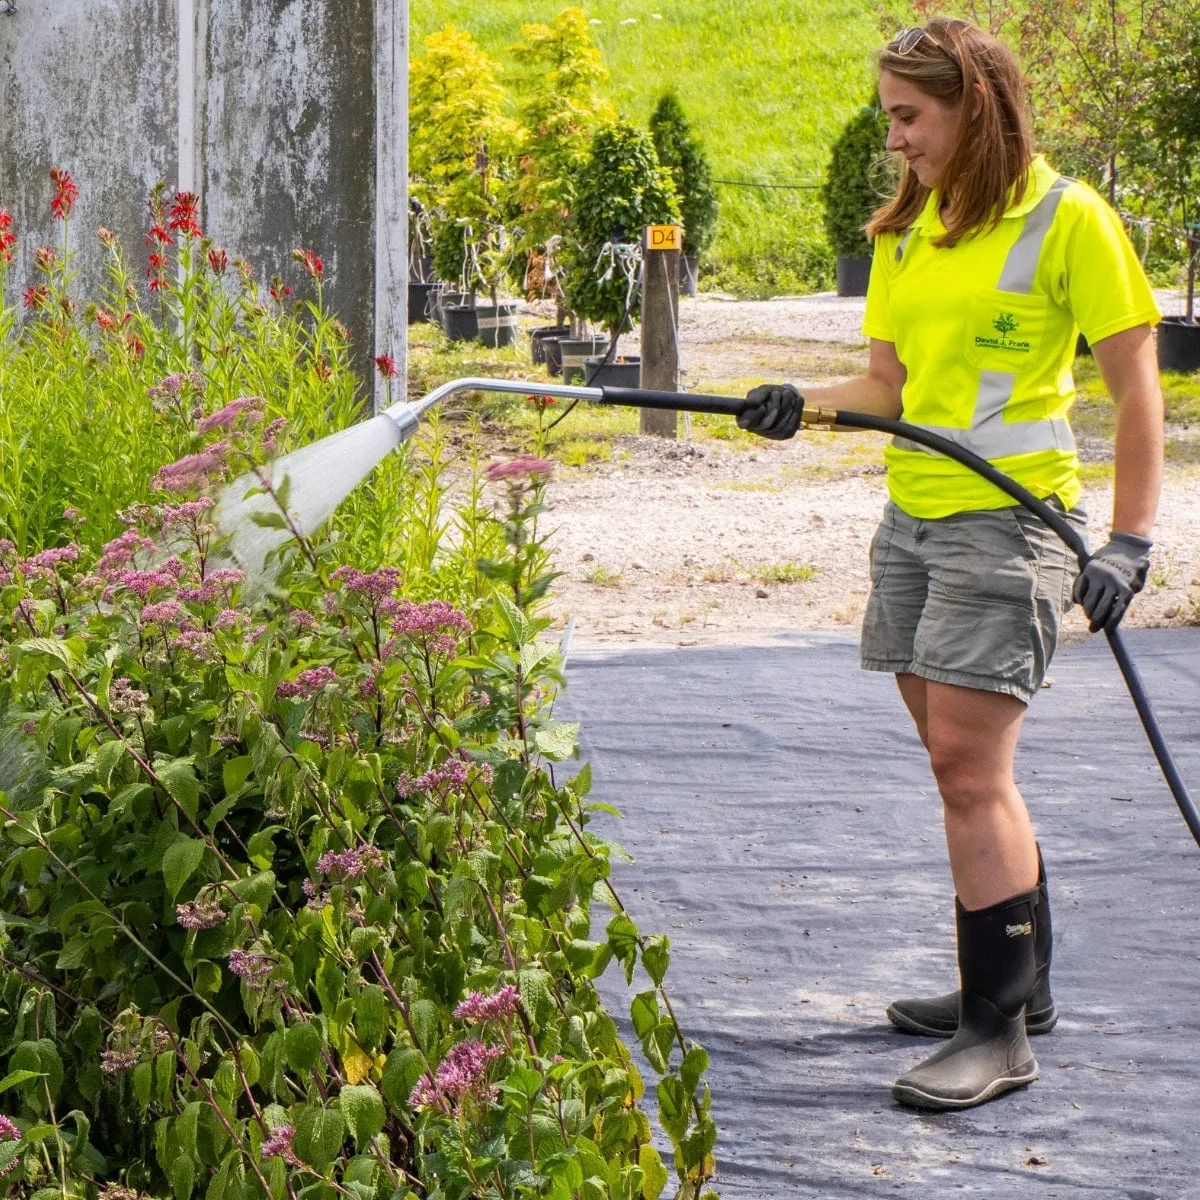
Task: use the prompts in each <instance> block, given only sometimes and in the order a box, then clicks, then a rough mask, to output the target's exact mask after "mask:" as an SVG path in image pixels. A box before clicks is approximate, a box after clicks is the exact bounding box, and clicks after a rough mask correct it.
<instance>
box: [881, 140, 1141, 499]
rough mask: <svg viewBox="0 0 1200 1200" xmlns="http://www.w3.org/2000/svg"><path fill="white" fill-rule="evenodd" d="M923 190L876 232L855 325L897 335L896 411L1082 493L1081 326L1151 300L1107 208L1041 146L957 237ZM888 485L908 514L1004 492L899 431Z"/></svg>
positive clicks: (1040, 492)
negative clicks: (918, 207) (1001, 210)
mask: <svg viewBox="0 0 1200 1200" xmlns="http://www.w3.org/2000/svg"><path fill="white" fill-rule="evenodd" d="M939 207H940V200H939V196H938V193H937V192H936V191H934V192H932V193H931V194H930V196H929V199H928V201H927V203H926V205H925V208H924V210H923V211H922V213H921V215H920V216H919V217H918V218H917V220H916V222H915V223H914V224H913V226H912V227H911V229H909V230H907V231H906V232H904V233H885V234H881V235H880V236H879V237H878V238H877V239H876V243H875V253H874V261H873V263H872V267H871V281H870V285H869V287H868V290H867V305H866V314H865V316H864V318H863V332H864V333H865V334H866V335H867V336H868V337H870V338H876V339H878V340H879V341H884V342H893V343H894V344H895V347H896V354H897V356H898V357H899V359H900V361H901V362H902V363H903V364H904V366H905V368H906V370H907V372H908V378H907V380H906V381H905V384H904V390H903V393H902V401H903V414H902V416H903V419H904V420H905V421H908V422H911V423H912V424H915V425H921V426H924V427H926V428H928V429H931V430H933V431H934V432H936V433H940V434H942V435H943V436H945V437H950V438H951V439H952V440H954V441H956V442H958V443H959V444H961V445H963V446H966V447H968V448H969V449H972V450H974V451H975V452H976V453H977V454H980V455H982V456H983V457H984V458H986V459H988V460H989V461H990V462H991V463H993V465H995V466H996V467H998V468H999V469H1000V470H1001V471H1003V472H1005V474H1007V475H1010V476H1012V478H1014V479H1015V480H1017V482H1018V483H1021V484H1023V485H1024V486H1025V487H1027V488H1028V489H1029V490H1030V491H1031V492H1033V493H1034V495H1036V496H1040V497H1043V498H1045V497H1047V496H1050V495H1057V496H1058V498H1059V499H1060V500H1061V501H1062V503H1063V505H1064V506H1065V507H1066V508H1072V507H1074V505H1075V504H1076V503H1077V501H1078V500H1079V496H1080V492H1081V489H1080V485H1079V460H1078V458H1077V457H1076V454H1075V440H1074V437H1073V436H1072V434H1071V430H1070V426H1069V425H1068V423H1067V419H1066V418H1067V412H1068V410H1069V409H1070V407H1071V404H1072V402H1073V401H1074V399H1075V381H1074V379H1073V378H1072V375H1071V366H1072V363H1073V361H1074V357H1075V344H1076V340H1077V338H1078V333H1079V331H1080V330H1082V331H1083V334H1084V336H1085V337H1086V338H1087V339H1088V341H1089V342H1092V343H1095V342H1098V341H1100V340H1101V338H1106V337H1109V336H1110V335H1111V334H1114V333H1120V332H1121V331H1122V330H1124V329H1131V328H1133V327H1134V326H1137V325H1145V324H1150V325H1154V324H1157V322H1158V321H1159V319H1160V317H1159V312H1158V309H1157V307H1156V305H1155V303H1154V296H1153V293H1152V292H1151V290H1150V285H1149V284H1148V283H1147V281H1146V277H1145V274H1144V272H1143V271H1142V268H1141V265H1140V264H1139V262H1138V260H1137V256H1136V255H1135V253H1134V251H1133V247H1132V246H1131V245H1130V242H1129V238H1128V237H1127V236H1126V234H1125V230H1124V229H1123V228H1122V226H1121V222H1120V220H1119V218H1118V217H1117V214H1116V213H1115V212H1113V210H1112V209H1111V208H1110V207H1109V205H1108V204H1107V203H1106V202H1105V201H1104V200H1103V199H1102V198H1101V197H1100V196H1099V195H1098V194H1097V193H1096V192H1095V191H1093V190H1092V189H1091V188H1090V187H1088V186H1087V185H1086V184H1083V183H1079V182H1078V181H1076V180H1070V179H1066V178H1064V177H1062V176H1059V175H1057V174H1056V173H1055V172H1054V171H1053V170H1051V168H1050V167H1049V166H1047V164H1046V162H1045V160H1044V159H1043V158H1041V157H1040V156H1039V157H1037V158H1035V159H1034V161H1033V165H1032V169H1031V173H1030V182H1029V187H1028V188H1027V189H1026V192H1025V195H1024V196H1023V197H1022V198H1021V200H1020V201H1019V202H1017V203H1013V204H1010V206H1009V208H1008V210H1007V211H1006V212H1005V214H1004V217H1003V218H1002V219H1001V221H1000V223H999V225H998V226H996V227H995V228H994V229H990V230H988V231H987V232H985V233H983V234H981V235H977V236H974V237H967V238H963V239H962V240H961V241H960V242H958V244H957V245H955V246H949V247H942V248H938V247H936V246H934V244H933V243H934V240H935V239H936V238H938V237H940V236H941V235H942V234H943V233H945V226H944V225H943V224H942V221H941V218H940V216H939ZM885 458H886V461H887V465H888V491H889V493H890V495H891V498H892V500H894V501H895V503H896V504H897V505H899V507H900V508H902V509H903V510H904V511H905V512H907V513H909V514H910V515H911V516H914V517H919V518H937V517H945V516H949V515H951V514H952V513H956V512H964V511H968V510H973V509H996V508H1004V507H1007V506H1010V505H1012V504H1013V501H1012V500H1011V499H1010V498H1009V497H1008V496H1007V495H1005V494H1004V493H1003V492H1002V491H1000V489H999V488H997V487H996V486H995V485H994V484H992V483H989V482H988V481H987V480H985V479H982V478H980V477H979V476H978V475H976V474H975V473H974V472H973V471H971V470H970V469H969V468H967V467H964V466H962V465H960V464H959V463H957V462H955V461H954V460H953V459H949V458H946V457H945V456H944V455H940V454H935V453H933V452H931V451H927V450H925V449H923V448H922V447H920V446H918V445H917V444H916V443H914V442H912V441H909V440H907V439H896V440H894V441H893V443H892V444H891V445H890V446H889V447H888V448H887V451H886V453H885Z"/></svg>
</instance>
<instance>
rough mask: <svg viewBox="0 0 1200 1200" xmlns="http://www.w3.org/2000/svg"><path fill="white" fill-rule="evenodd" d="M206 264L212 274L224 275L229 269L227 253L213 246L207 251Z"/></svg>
mask: <svg viewBox="0 0 1200 1200" xmlns="http://www.w3.org/2000/svg"><path fill="white" fill-rule="evenodd" d="M208 265H209V267H210V268H211V269H212V273H213V274H214V275H224V274H225V272H226V271H228V270H229V255H228V254H226V253H225V251H224V250H219V249H218V248H217V247H216V246H214V247H213V248H212V249H211V250H209V252H208Z"/></svg>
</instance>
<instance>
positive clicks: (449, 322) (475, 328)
mask: <svg viewBox="0 0 1200 1200" xmlns="http://www.w3.org/2000/svg"><path fill="white" fill-rule="evenodd" d="M442 328H443V329H444V330H445V331H446V336H447V337H448V338H449V339H450V340H451V341H452V342H470V341H474V340H475V339H476V338H477V337H478V336H479V321H478V318H477V317H476V315H475V309H474V308H472V307H471V305H469V304H448V305H447V306H446V316H445V320H443V322H442Z"/></svg>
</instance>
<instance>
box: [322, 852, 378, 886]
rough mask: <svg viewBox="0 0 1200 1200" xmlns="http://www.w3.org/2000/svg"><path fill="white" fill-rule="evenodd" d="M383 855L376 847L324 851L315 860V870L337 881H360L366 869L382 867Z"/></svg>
mask: <svg viewBox="0 0 1200 1200" xmlns="http://www.w3.org/2000/svg"><path fill="white" fill-rule="evenodd" d="M382 866H383V853H382V852H381V851H380V849H379V847H378V846H363V847H361V848H360V849H357V850H356V849H350V850H343V851H342V852H341V853H340V854H339V853H338V852H337V851H336V850H326V851H325V853H324V854H322V855H321V857H320V858H318V859H317V870H318V871H319V872H320V873H321V874H322V875H330V876H335V877H336V878H338V879H361V878H362V877H363V876H364V875H365V874H366V873H367V868H368V867H382Z"/></svg>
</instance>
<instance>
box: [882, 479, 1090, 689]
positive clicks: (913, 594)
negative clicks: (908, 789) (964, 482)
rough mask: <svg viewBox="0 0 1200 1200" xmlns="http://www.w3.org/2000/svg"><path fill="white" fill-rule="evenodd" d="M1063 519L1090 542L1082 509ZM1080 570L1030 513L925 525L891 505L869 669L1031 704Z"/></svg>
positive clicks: (960, 516)
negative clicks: (997, 693)
mask: <svg viewBox="0 0 1200 1200" xmlns="http://www.w3.org/2000/svg"><path fill="white" fill-rule="evenodd" d="M1048 503H1052V504H1053V505H1054V506H1055V507H1056V508H1060V509H1061V505H1059V504H1058V502H1057V500H1055V499H1051V500H1050V501H1048ZM1065 515H1066V518H1067V520H1068V521H1070V522H1071V523H1072V524H1073V525H1075V526H1076V527H1077V528H1078V529H1079V531H1080V533H1081V534H1083V535H1084V536H1085V537H1086V530H1087V514H1086V513H1085V512H1084V510H1083V507H1082V506H1077V507H1075V508H1074V509H1072V510H1071V511H1070V512H1069V513H1066V514H1065ZM1078 570H1079V565H1078V562H1077V561H1076V558H1075V555H1074V554H1072V553H1071V551H1070V550H1068V549H1067V547H1066V546H1064V545H1063V543H1062V542H1061V541H1060V540H1059V538H1058V535H1057V534H1055V533H1054V532H1053V531H1052V530H1050V529H1049V528H1047V527H1046V526H1045V525H1043V524H1042V522H1041V521H1039V520H1038V518H1037V517H1035V516H1034V515H1033V514H1032V513H1030V512H1028V511H1027V510H1026V509H1023V508H1020V507H1013V508H1002V509H997V510H995V511H988V512H963V513H956V514H955V515H953V516H950V517H942V518H939V519H936V520H921V519H919V518H917V517H910V516H909V515H908V514H907V513H906V512H904V511H903V510H901V509H899V508H897V507H896V505H895V504H893V503H892V502H891V501H890V500H889V501H888V503H887V507H886V508H885V509H884V512H883V520H882V521H881V522H880V525H879V528H878V530H877V531H876V533H875V537H874V539H873V541H872V542H871V595H870V599H869V600H868V601H867V612H866V616H865V617H864V618H863V629H862V645H861V651H860V653H861V661H862V666H863V667H864V669H866V670H868V671H890V672H893V673H906V674H912V675H918V676H920V677H921V678H922V679H930V680H933V681H934V682H935V683H949V684H955V685H957V686H958V687H969V688H976V689H978V690H980V691H985V692H1001V693H1003V694H1005V695H1008V696H1016V697H1017V699H1018V700H1023V701H1024V702H1025V703H1026V704H1028V703H1029V701H1030V700H1031V699H1032V698H1033V696H1034V694H1035V693H1036V692H1037V690H1038V689H1039V688H1040V687H1041V686H1042V681H1043V680H1044V679H1045V677H1046V669H1047V668H1048V667H1049V665H1050V659H1051V658H1052V657H1053V655H1054V648H1055V646H1056V645H1057V644H1058V631H1059V626H1060V624H1061V623H1062V615H1063V613H1064V612H1066V610H1067V609H1068V608H1070V606H1071V585H1072V583H1073V582H1074V579H1075V575H1076V574H1077V572H1078Z"/></svg>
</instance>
